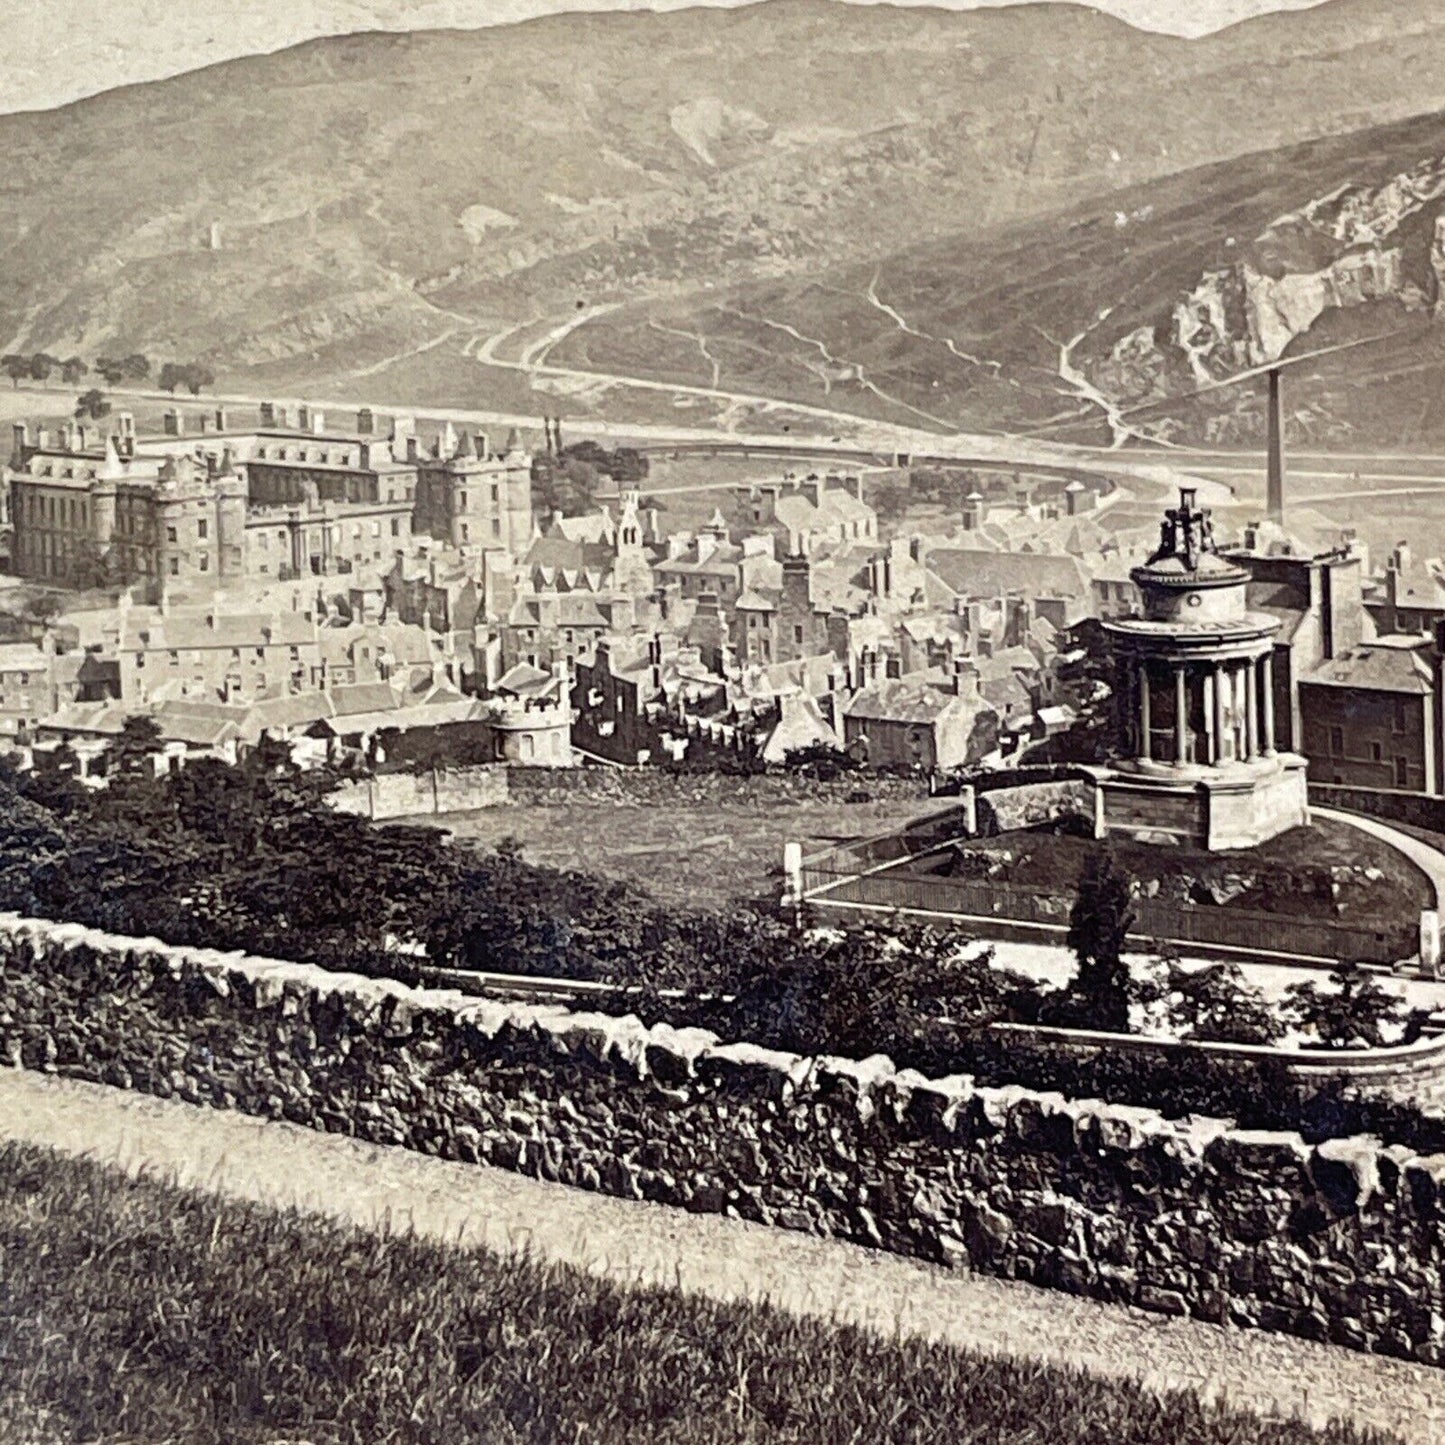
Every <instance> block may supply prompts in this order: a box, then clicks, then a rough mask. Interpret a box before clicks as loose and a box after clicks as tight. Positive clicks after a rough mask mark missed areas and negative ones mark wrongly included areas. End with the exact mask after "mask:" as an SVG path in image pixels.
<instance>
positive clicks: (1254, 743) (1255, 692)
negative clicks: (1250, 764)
mask: <svg viewBox="0 0 1445 1445" xmlns="http://www.w3.org/2000/svg"><path fill="white" fill-rule="evenodd" d="M1258 665H1259V664H1258V663H1256V662H1254V661H1253V660H1251V661H1249V662H1247V663H1245V665H1244V755H1245V757H1246V758H1253V757H1254V755H1255V754H1256V753H1257V752H1258V751H1259V677H1258V675H1257V673H1256V671H1255V669H1256V668H1257V667H1258Z"/></svg>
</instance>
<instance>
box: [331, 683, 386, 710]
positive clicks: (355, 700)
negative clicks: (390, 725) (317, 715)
mask: <svg viewBox="0 0 1445 1445" xmlns="http://www.w3.org/2000/svg"><path fill="white" fill-rule="evenodd" d="M399 705H400V704H399V700H398V697H397V694H396V692H395V690H394V689H393V688H392V686H391V684H390V683H385V682H353V683H346V684H343V685H342V686H341V687H333V688H332V689H331V709H332V714H333V715H334V716H336V717H347V716H350V715H352V714H355V713H366V712H389V711H391V710H392V709H394V708H396V707H398V706H399Z"/></svg>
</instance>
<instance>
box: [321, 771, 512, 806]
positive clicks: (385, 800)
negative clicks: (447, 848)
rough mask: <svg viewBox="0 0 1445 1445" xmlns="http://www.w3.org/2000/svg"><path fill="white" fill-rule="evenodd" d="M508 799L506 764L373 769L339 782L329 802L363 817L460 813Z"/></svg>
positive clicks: (494, 804) (495, 804)
mask: <svg viewBox="0 0 1445 1445" xmlns="http://www.w3.org/2000/svg"><path fill="white" fill-rule="evenodd" d="M509 798H510V789H509V786H508V770H507V769H506V768H505V767H497V766H478V767H471V768H446V769H437V770H435V771H427V772H424V773H378V774H377V775H376V777H374V778H359V779H357V780H356V781H355V782H351V783H344V784H342V786H341V787H340V788H338V789H337V790H336V792H334V793H333V794H332V795H331V800H330V801H331V806H332V807H333V808H336V809H337V810H338V811H340V812H343V813H359V814H360V815H361V816H362V817H363V818H412V817H418V816H422V815H425V814H428V813H465V812H470V811H471V810H472V809H473V808H492V807H496V806H497V805H498V804H501V803H505V802H507V801H508V800H509Z"/></svg>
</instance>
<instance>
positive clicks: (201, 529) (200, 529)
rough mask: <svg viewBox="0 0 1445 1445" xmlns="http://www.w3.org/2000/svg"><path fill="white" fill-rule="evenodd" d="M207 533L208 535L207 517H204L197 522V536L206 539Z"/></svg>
mask: <svg viewBox="0 0 1445 1445" xmlns="http://www.w3.org/2000/svg"><path fill="white" fill-rule="evenodd" d="M205 535H206V519H205V518H204V517H202V518H201V520H200V521H199V522H197V523H196V536H198V537H200V538H202V539H204V538H205Z"/></svg>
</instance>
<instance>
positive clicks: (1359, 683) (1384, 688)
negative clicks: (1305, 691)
mask: <svg viewBox="0 0 1445 1445" xmlns="http://www.w3.org/2000/svg"><path fill="white" fill-rule="evenodd" d="M1300 681H1301V682H1302V683H1313V684H1318V685H1319V686H1322V687H1345V688H1357V689H1359V690H1361V691H1367V692H1400V693H1409V694H1412V695H1414V696H1418V697H1424V696H1428V695H1429V694H1430V693H1431V692H1432V691H1433V690H1434V679H1433V677H1432V675H1431V671H1430V665H1429V663H1427V662H1426V661H1425V659H1424V657H1423V656H1421V654H1420V652H1419V651H1418V650H1417V649H1416V648H1413V647H1390V646H1385V647H1381V646H1378V645H1375V644H1370V643H1366V644H1365V645H1364V646H1362V647H1357V648H1354V649H1353V650H1352V651H1350V652H1348V653H1346V654H1345V655H1344V656H1343V657H1335V658H1331V659H1330V660H1329V661H1328V662H1322V663H1321V664H1320V665H1319V666H1318V667H1317V668H1315V669H1314V670H1313V671H1311V672H1309V673H1307V674H1306V675H1305V676H1304V677H1302V678H1301V679H1300Z"/></svg>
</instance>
